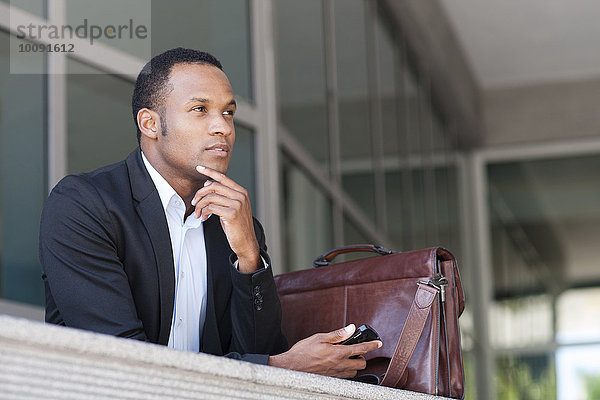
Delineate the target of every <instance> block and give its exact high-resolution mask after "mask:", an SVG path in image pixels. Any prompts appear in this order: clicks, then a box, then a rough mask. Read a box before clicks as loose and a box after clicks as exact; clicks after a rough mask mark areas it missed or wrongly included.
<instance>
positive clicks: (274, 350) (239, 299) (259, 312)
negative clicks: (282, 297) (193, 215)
mask: <svg viewBox="0 0 600 400" xmlns="http://www.w3.org/2000/svg"><path fill="white" fill-rule="evenodd" d="M254 228H255V232H256V238H257V240H258V243H259V246H260V255H261V257H262V258H263V260H265V262H266V264H267V266H266V268H262V269H259V270H258V271H255V272H254V273H251V274H244V273H241V272H239V271H238V270H237V269H236V268H234V267H233V265H231V280H232V284H233V291H232V295H231V318H232V321H231V323H232V340H231V346H230V349H229V351H230V352H233V353H230V354H228V355H227V356H229V357H231V358H236V359H241V360H245V361H250V362H254V363H260V364H266V363H267V359H268V355H273V354H279V353H281V352H284V351H286V350H287V349H288V344H287V340H286V339H285V336H284V335H283V333H282V332H281V304H280V302H279V296H278V295H277V288H276V286H275V281H274V279H273V270H272V268H271V260H270V259H269V256H268V254H267V247H266V244H265V236H264V231H263V228H262V226H261V225H260V223H259V222H258V221H256V220H254ZM230 261H231V262H232V263H233V261H235V255H233V256H232V259H231V260H230ZM237 353H240V354H241V355H239V354H237Z"/></svg>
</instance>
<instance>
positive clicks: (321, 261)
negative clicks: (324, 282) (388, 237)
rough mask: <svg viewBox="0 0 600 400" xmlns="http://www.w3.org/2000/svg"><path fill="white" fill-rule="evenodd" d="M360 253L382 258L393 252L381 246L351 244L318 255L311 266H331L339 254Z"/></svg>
mask: <svg viewBox="0 0 600 400" xmlns="http://www.w3.org/2000/svg"><path fill="white" fill-rule="evenodd" d="M361 251H366V252H371V253H377V254H379V255H382V256H385V255H387V254H392V253H393V252H394V251H393V250H388V249H386V248H384V247H382V246H378V245H375V244H352V245H349V246H344V247H338V248H335V249H331V250H329V251H328V252H327V253H324V254H322V255H320V256H319V257H317V258H316V259H315V261H313V266H314V267H315V268H318V267H325V266H327V265H329V264H331V262H332V261H333V259H334V258H336V257H337V256H339V255H340V254H344V253H354V252H361Z"/></svg>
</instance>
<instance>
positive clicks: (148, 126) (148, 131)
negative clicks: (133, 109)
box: [137, 108, 161, 140]
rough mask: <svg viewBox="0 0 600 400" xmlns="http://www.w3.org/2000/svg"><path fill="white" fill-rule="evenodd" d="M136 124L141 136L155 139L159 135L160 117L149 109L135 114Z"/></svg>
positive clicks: (143, 109)
mask: <svg viewBox="0 0 600 400" xmlns="http://www.w3.org/2000/svg"><path fill="white" fill-rule="evenodd" d="M137 124H138V127H139V128H140V132H142V135H143V136H146V137H147V138H149V139H154V140H155V139H156V138H157V137H158V135H159V134H160V127H161V125H160V115H159V114H158V113H157V112H156V111H152V110H150V109H149V108H142V109H140V110H139V111H138V113H137Z"/></svg>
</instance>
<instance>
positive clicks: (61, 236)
mask: <svg viewBox="0 0 600 400" xmlns="http://www.w3.org/2000/svg"><path fill="white" fill-rule="evenodd" d="M115 243H116V241H115V229H114V227H113V226H112V225H111V221H110V218H109V215H108V211H107V209H106V206H105V205H104V203H103V201H102V199H101V197H100V196H99V194H98V192H97V191H96V189H94V187H93V186H92V185H91V184H89V183H88V182H87V181H86V180H85V179H84V178H82V177H78V176H68V177H66V178H65V179H63V180H62V181H61V182H60V183H59V184H58V185H57V186H56V187H55V188H54V190H53V191H52V193H51V194H50V196H49V198H48V200H47V201H46V204H45V206H44V209H43V211H42V217H41V226H40V243H39V246H40V247H39V251H40V253H39V254H40V261H41V264H42V269H43V275H42V278H43V279H44V285H45V289H46V321H47V322H50V323H54V324H60V325H65V326H69V327H73V328H81V329H86V330H91V331H95V332H100V333H105V334H109V335H114V336H121V337H127V338H134V339H139V340H147V338H146V334H145V332H144V329H143V325H142V322H141V321H140V320H139V318H138V316H137V312H136V307H135V304H134V300H133V296H132V294H131V289H130V287H129V283H128V279H127V275H126V274H125V271H124V269H123V265H122V263H121V261H120V259H119V257H118V254H117V246H116V244H115Z"/></svg>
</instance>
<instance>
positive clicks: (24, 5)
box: [0, 0, 46, 18]
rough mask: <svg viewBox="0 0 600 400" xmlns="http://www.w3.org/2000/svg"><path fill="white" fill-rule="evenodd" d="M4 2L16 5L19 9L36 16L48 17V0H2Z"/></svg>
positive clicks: (12, 5)
mask: <svg viewBox="0 0 600 400" xmlns="http://www.w3.org/2000/svg"><path fill="white" fill-rule="evenodd" d="M0 1H2V2H3V3H6V4H8V5H10V6H11V7H16V8H18V9H19V10H22V11H26V12H28V13H31V14H33V15H35V16H38V17H41V18H45V17H46V0H0Z"/></svg>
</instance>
